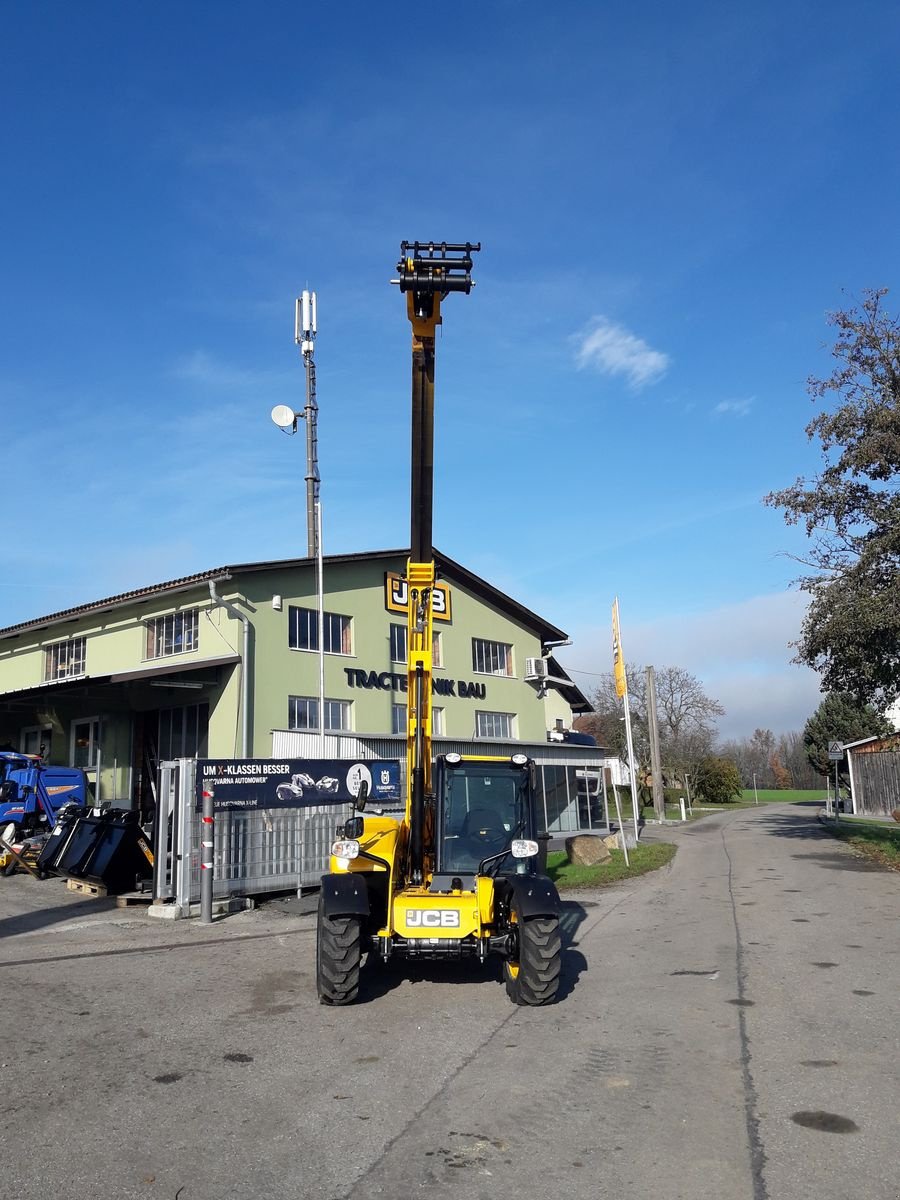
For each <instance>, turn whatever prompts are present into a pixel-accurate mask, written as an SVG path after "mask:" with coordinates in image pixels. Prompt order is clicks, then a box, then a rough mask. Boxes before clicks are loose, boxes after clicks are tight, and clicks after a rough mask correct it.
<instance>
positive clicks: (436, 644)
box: [391, 625, 443, 667]
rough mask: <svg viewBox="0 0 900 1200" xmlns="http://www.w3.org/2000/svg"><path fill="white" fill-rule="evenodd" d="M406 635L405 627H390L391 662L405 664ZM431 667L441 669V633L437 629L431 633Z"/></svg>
mask: <svg viewBox="0 0 900 1200" xmlns="http://www.w3.org/2000/svg"><path fill="white" fill-rule="evenodd" d="M406 634H407V629H406V626H405V625H392V626H391V662H396V663H405V662H406ZM431 665H432V666H433V667H441V666H443V663H442V661H441V633H440V630H439V629H433V630H432V631H431Z"/></svg>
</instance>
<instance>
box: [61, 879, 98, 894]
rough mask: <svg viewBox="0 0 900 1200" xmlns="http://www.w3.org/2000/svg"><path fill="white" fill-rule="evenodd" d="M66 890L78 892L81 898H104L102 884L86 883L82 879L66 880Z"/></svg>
mask: <svg viewBox="0 0 900 1200" xmlns="http://www.w3.org/2000/svg"><path fill="white" fill-rule="evenodd" d="M66 889H67V890H68V891H70V892H79V893H80V894H81V895H82V896H105V895H106V888H105V887H104V886H103V884H102V883H86V882H85V880H83V879H67V880H66Z"/></svg>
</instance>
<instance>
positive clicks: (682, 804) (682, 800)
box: [678, 796, 687, 821]
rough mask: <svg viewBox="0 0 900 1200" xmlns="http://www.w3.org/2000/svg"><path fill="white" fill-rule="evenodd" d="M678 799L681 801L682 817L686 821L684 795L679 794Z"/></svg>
mask: <svg viewBox="0 0 900 1200" xmlns="http://www.w3.org/2000/svg"><path fill="white" fill-rule="evenodd" d="M678 799H679V801H680V802H681V819H682V821H686V820H687V813H686V812H685V811H684V796H679V797H678Z"/></svg>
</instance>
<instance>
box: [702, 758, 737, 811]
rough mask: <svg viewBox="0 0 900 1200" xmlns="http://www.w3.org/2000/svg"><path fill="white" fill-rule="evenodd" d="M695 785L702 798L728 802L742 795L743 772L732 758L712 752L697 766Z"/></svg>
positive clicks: (721, 802) (723, 802)
mask: <svg viewBox="0 0 900 1200" xmlns="http://www.w3.org/2000/svg"><path fill="white" fill-rule="evenodd" d="M694 786H695V788H696V791H697V795H698V796H699V797H700V799H701V800H706V801H708V802H709V803H710V804H727V803H728V802H729V800H737V799H739V798H740V795H741V773H740V771H739V770H738V769H737V766H736V764H735V763H733V762H732V761H731V759H730V758H722V757H721V756H720V755H715V754H710V755H708V756H707V757H706V758H704V759H701V761H700V763H699V764H698V766H697V771H696V775H695V778H694Z"/></svg>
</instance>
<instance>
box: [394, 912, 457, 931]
mask: <svg viewBox="0 0 900 1200" xmlns="http://www.w3.org/2000/svg"><path fill="white" fill-rule="evenodd" d="M406 927H407V929H459V913H458V912H455V911H454V910H453V909H452V908H408V909H407V910H406Z"/></svg>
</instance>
